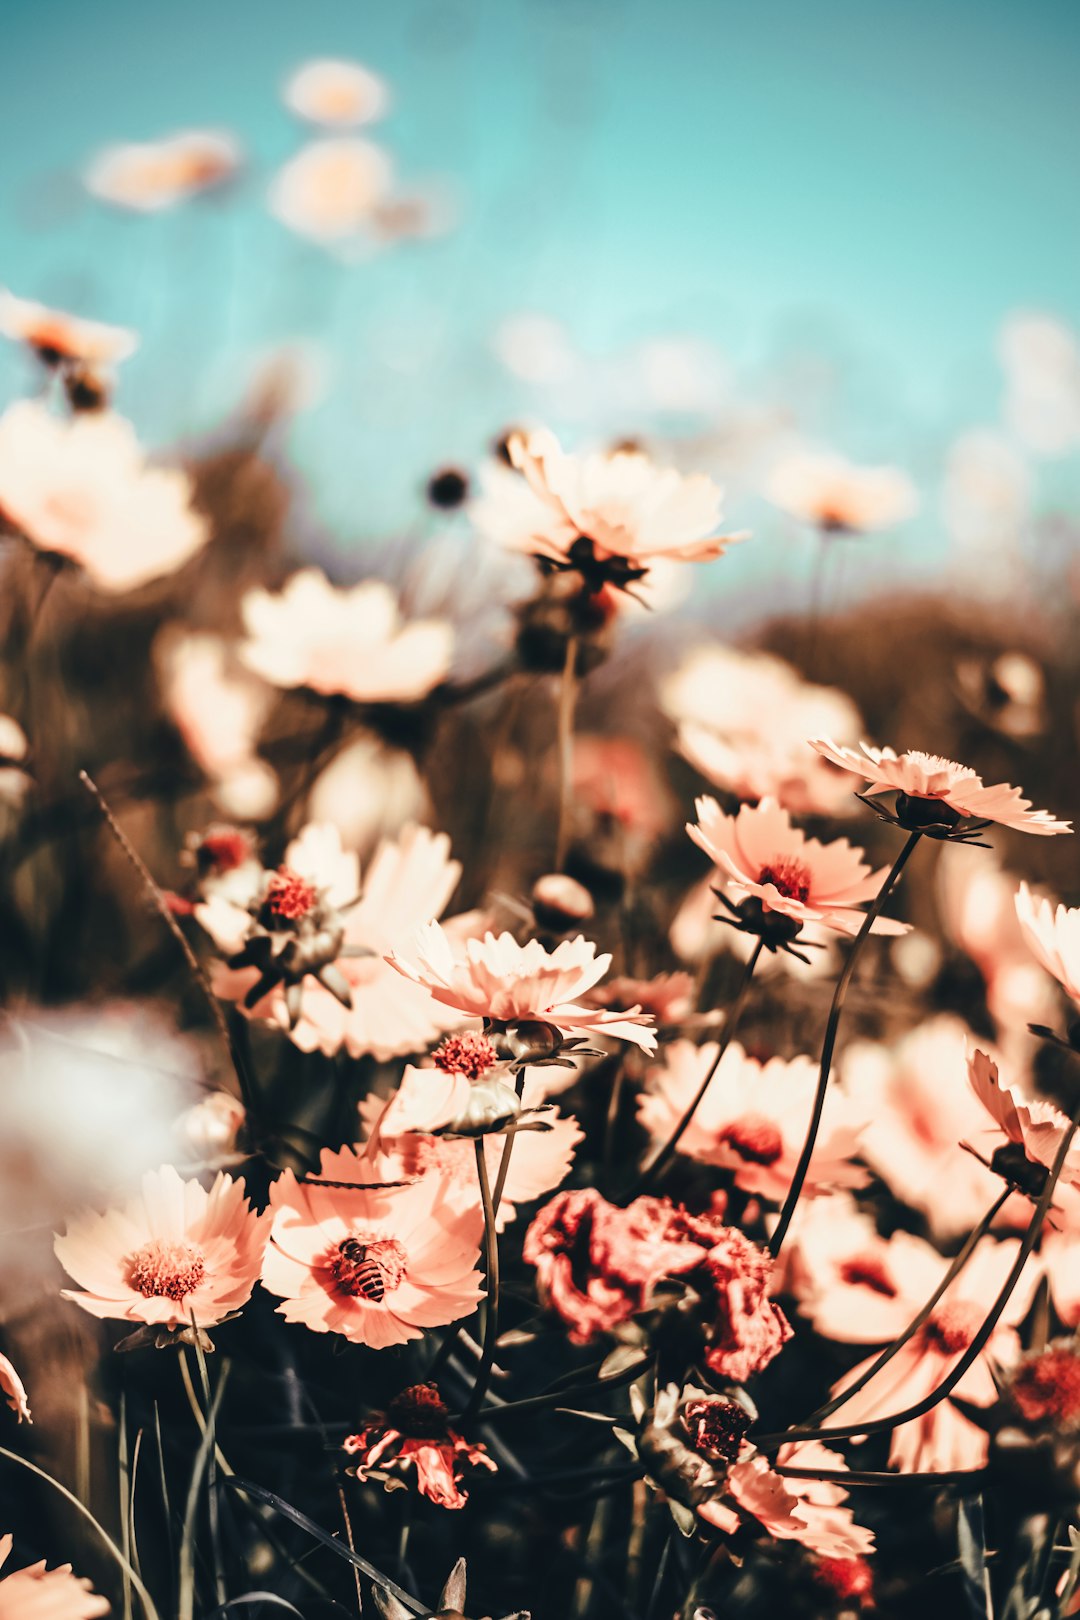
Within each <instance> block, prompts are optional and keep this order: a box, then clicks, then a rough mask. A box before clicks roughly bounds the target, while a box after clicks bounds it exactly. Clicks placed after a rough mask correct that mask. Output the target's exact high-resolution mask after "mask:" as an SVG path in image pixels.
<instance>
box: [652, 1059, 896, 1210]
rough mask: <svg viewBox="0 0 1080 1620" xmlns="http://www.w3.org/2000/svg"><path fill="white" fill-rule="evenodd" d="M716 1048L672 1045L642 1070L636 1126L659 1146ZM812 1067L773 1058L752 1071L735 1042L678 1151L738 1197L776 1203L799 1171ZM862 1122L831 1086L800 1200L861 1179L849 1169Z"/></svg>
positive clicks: (752, 1063) (813, 1083)
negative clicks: (644, 1084)
mask: <svg viewBox="0 0 1080 1620" xmlns="http://www.w3.org/2000/svg"><path fill="white" fill-rule="evenodd" d="M718 1051H719V1047H718V1046H717V1044H716V1043H715V1042H713V1041H710V1042H708V1043H707V1044H706V1045H704V1046H694V1045H693V1043H692V1042H691V1041H687V1040H678V1041H673V1042H672V1043H671V1044H670V1045H669V1046H666V1047H665V1048H664V1054H663V1062H662V1063H659V1064H657V1065H655V1066H654V1067H652V1068H651V1069H650V1070H649V1074H648V1089H647V1090H646V1091H645V1092H644V1093H643V1094H642V1096H641V1097H640V1099H639V1101H638V1120H639V1121H640V1123H641V1125H642V1126H643V1127H644V1129H645V1130H647V1131H648V1132H649V1133H650V1135H651V1136H652V1137H653V1138H654V1139H655V1140H657V1141H661V1142H663V1141H666V1140H667V1139H668V1137H669V1136H670V1135H671V1134H672V1132H673V1131H674V1129H675V1127H676V1125H677V1124H678V1122H679V1120H680V1119H681V1118H682V1116H683V1114H684V1113H685V1112H686V1110H687V1108H689V1106H690V1104H691V1103H692V1102H693V1100H694V1098H695V1096H696V1095H697V1091H698V1087H699V1086H700V1085H701V1082H702V1080H703V1079H704V1078H705V1076H706V1074H708V1072H709V1070H710V1069H711V1068H712V1066H713V1064H714V1063H715V1062H716V1056H717V1052H718ZM817 1077H818V1064H817V1062H816V1061H815V1060H814V1059H813V1058H808V1057H795V1058H790V1059H784V1058H771V1059H770V1060H769V1061H768V1062H767V1063H759V1062H758V1060H757V1059H756V1058H752V1057H748V1056H747V1054H746V1052H745V1051H744V1050H743V1048H742V1047H741V1046H740V1045H739V1043H738V1042H737V1041H733V1042H732V1043H731V1045H730V1046H728V1048H727V1050H726V1051H725V1052H724V1055H723V1057H722V1058H721V1059H720V1062H719V1064H718V1066H717V1068H716V1072H715V1074H714V1075H713V1077H712V1079H711V1080H710V1082H709V1085H708V1087H707V1089H706V1092H705V1095H704V1097H703V1098H702V1099H701V1102H700V1103H699V1104H698V1107H697V1109H696V1110H695V1113H694V1117H693V1119H692V1120H691V1122H690V1124H689V1125H688V1126H687V1128H686V1130H685V1132H684V1133H683V1135H682V1137H681V1139H680V1141H679V1147H678V1151H679V1152H680V1153H684V1154H686V1155H687V1157H688V1158H692V1159H698V1160H699V1161H700V1162H701V1163H703V1164H715V1165H717V1166H718V1167H719V1168H721V1169H724V1170H730V1171H732V1173H733V1174H734V1177H735V1183H736V1185H737V1186H739V1187H742V1188H743V1190H744V1191H745V1192H752V1193H757V1194H759V1196H761V1197H763V1198H768V1199H771V1200H772V1201H773V1202H775V1203H783V1201H784V1198H785V1197H786V1196H787V1191H788V1188H789V1187H790V1185H791V1182H792V1178H793V1176H794V1174H795V1167H796V1165H797V1164H798V1162H799V1155H800V1154H801V1152H802V1148H803V1143H804V1142H805V1140H806V1132H807V1128H808V1126H809V1124H810V1115H811V1111H812V1108H813V1101H814V1092H815V1090H816V1087H817ZM866 1123H867V1115H866V1113H865V1111H864V1110H863V1109H862V1108H860V1107H858V1106H856V1105H855V1104H854V1103H853V1102H852V1101H851V1099H850V1098H848V1097H847V1096H846V1095H845V1094H844V1092H843V1090H842V1089H841V1088H839V1087H837V1086H835V1085H834V1086H832V1087H830V1089H829V1091H828V1092H827V1094H826V1098H825V1109H824V1113H823V1115H822V1122H821V1129H820V1131H819V1133H818V1139H817V1143H816V1146H815V1149H814V1157H813V1158H812V1159H811V1161H810V1169H809V1172H808V1174H807V1178H806V1189H805V1196H806V1197H807V1198H813V1197H814V1196H815V1195H816V1194H818V1193H820V1192H821V1191H822V1190H823V1189H825V1188H827V1187H859V1186H862V1185H863V1184H864V1183H865V1182H866V1180H867V1179H868V1178H867V1174H866V1171H865V1170H864V1169H863V1168H862V1167H861V1166H860V1165H858V1164H854V1163H852V1162H851V1161H852V1158H853V1156H854V1155H855V1154H856V1153H857V1152H858V1150H859V1139H860V1136H861V1134H862V1131H863V1129H864V1128H865V1125H866Z"/></svg>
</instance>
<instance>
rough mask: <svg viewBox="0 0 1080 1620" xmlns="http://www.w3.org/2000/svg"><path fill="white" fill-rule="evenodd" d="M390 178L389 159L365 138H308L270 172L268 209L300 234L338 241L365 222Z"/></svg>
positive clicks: (385, 192)
mask: <svg viewBox="0 0 1080 1620" xmlns="http://www.w3.org/2000/svg"><path fill="white" fill-rule="evenodd" d="M392 181H393V166H392V164H391V162H390V159H389V157H388V156H387V154H386V153H385V152H384V151H383V150H382V149H381V147H378V146H373V145H372V143H371V142H370V141H365V140H361V139H359V138H358V137H355V136H344V135H341V136H333V137H328V138H325V139H321V140H316V141H311V142H309V144H308V145H307V146H305V147H304V148H303V149H302V150H301V151H299V152H298V153H297V154H296V156H295V157H293V158H290V159H289V161H288V162H287V163H286V164H285V165H284V166H283V167H282V168H281V169H279V170H278V172H277V174H276V175H275V177H274V179H273V181H272V183H271V186H270V194H269V203H270V212H271V213H272V214H273V215H274V216H275V218H276V219H279V220H280V221H281V223H282V224H283V225H286V226H288V228H289V230H291V231H295V232H296V233H297V234H298V235H299V236H307V237H310V238H311V239H312V241H315V242H321V243H324V244H331V243H336V242H343V241H345V240H346V239H347V238H348V237H350V236H355V235H356V233H357V232H358V231H360V230H361V229H362V228H363V227H364V226H365V225H367V224H368V223H369V222H370V220H371V218H372V216H373V215H374V213H375V211H376V209H377V208H378V206H379V205H380V203H382V202H384V201H385V200H386V198H387V196H388V194H389V192H390V188H391V184H392Z"/></svg>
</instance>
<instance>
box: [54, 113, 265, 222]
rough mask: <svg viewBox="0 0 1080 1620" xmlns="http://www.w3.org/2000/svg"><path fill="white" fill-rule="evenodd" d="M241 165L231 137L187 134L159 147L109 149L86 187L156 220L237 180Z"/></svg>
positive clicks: (151, 143) (155, 144) (172, 137)
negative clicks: (176, 207)
mask: <svg viewBox="0 0 1080 1620" xmlns="http://www.w3.org/2000/svg"><path fill="white" fill-rule="evenodd" d="M240 163H241V152H240V148H239V146H238V145H237V143H236V141H235V140H234V139H233V138H232V136H231V135H223V134H221V133H219V132H218V131H215V130H200V129H193V130H185V131H184V132H182V133H181V134H179V135H169V136H166V137H165V139H163V140H159V141H145V142H142V143H141V144H139V143H133V144H131V145H127V146H110V147H108V148H107V149H106V150H105V151H104V152H102V153H101V155H100V156H99V157H97V158H95V160H94V162H93V164H92V165H91V168H90V171H89V173H88V174H87V177H86V184H87V187H88V188H89V190H90V191H92V192H93V194H94V196H95V197H100V198H101V200H102V201H103V202H107V203H112V204H113V205H114V207H117V208H128V209H131V210H132V212H134V213H138V214H154V213H159V212H160V211H161V210H163V209H166V208H173V207H175V206H176V204H177V203H181V202H186V201H187V199H188V198H189V197H194V196H197V195H198V193H199V192H202V191H208V190H210V189H212V188H213V187H214V186H220V185H222V184H223V183H224V182H225V181H226V180H231V179H232V177H233V176H234V175H235V174H236V172H237V170H238V169H239V168H240Z"/></svg>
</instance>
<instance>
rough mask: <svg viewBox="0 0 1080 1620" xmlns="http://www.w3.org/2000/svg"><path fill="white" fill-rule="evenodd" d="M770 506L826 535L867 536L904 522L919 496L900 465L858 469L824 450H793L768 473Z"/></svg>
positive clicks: (913, 510)
mask: <svg viewBox="0 0 1080 1620" xmlns="http://www.w3.org/2000/svg"><path fill="white" fill-rule="evenodd" d="M766 494H767V496H768V498H769V500H770V501H771V502H772V503H773V505H774V506H778V507H779V508H780V509H781V511H783V512H789V513H790V514H791V516H792V517H796V518H799V519H800V520H801V521H802V522H804V523H812V524H813V525H814V526H815V528H818V529H821V530H823V531H824V532H825V533H827V534H870V533H872V532H874V531H876V530H879V529H891V528H894V527H895V526H896V525H897V524H898V523H904V522H906V521H907V519H908V518H910V517H912V516H913V515H914V513H915V512H917V511H918V507H919V497H918V494H917V492H916V489H915V486H914V484H913V483H912V481H911V479H910V478H909V477H908V475H907V473H905V472H901V471H900V469H899V467H857V466H855V465H854V464H853V463H852V462H850V461H845V459H844V458H843V456H838V455H833V454H831V453H830V452H828V451H820V452H815V451H808V450H804V451H797V452H796V453H795V454H793V455H791V456H789V457H787V458H786V459H785V460H784V461H781V462H780V463H779V464H778V465H777V466H776V467H775V468H774V469H773V472H772V476H771V477H770V479H769V482H768V485H767V488H766Z"/></svg>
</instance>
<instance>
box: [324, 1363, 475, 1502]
mask: <svg viewBox="0 0 1080 1620" xmlns="http://www.w3.org/2000/svg"><path fill="white" fill-rule="evenodd" d="M344 1444H345V1450H346V1451H347V1452H348V1453H349V1454H350V1455H351V1456H353V1457H356V1458H358V1459H359V1460H358V1462H357V1466H356V1469H355V1473H356V1477H357V1479H361V1480H366V1479H368V1478H370V1477H371V1475H372V1470H374V1469H378V1470H380V1471H385V1472H386V1473H389V1474H392V1475H398V1476H401V1475H405V1476H407V1475H408V1473H409V1470H410V1469H411V1468H415V1470H416V1488H417V1490H418V1491H419V1492H420V1493H421V1495H423V1496H426V1497H427V1498H428V1499H429V1500H430V1501H432V1502H435V1503H436V1504H437V1505H438V1506H439V1507H445V1508H462V1507H464V1506H465V1503H466V1501H467V1500H468V1492H467V1491H464V1490H463V1489H462V1488H461V1482H462V1479H463V1477H464V1475H465V1472H466V1470H468V1469H472V1468H488V1469H490V1470H491V1471H492V1473H494V1472H495V1471H496V1467H495V1463H494V1462H493V1461H492V1460H491V1458H490V1457H489V1456H488V1453H487V1447H486V1446H479V1445H471V1444H470V1443H469V1441H467V1440H465V1439H463V1438H462V1436H461V1435H460V1434H458V1432H457V1431H456V1429H452V1428H451V1427H450V1411H449V1408H448V1407H447V1405H446V1402H445V1401H444V1400H443V1399H442V1397H441V1396H440V1395H439V1391H438V1389H437V1387H436V1386H435V1385H434V1384H413V1385H411V1386H410V1387H409V1388H408V1389H403V1390H402V1392H401V1394H400V1395H397V1396H395V1397H394V1399H393V1400H392V1401H391V1402H390V1405H389V1406H388V1407H387V1409H386V1411H385V1412H379V1413H375V1414H373V1416H372V1418H371V1419H370V1420H369V1422H368V1423H367V1424H366V1425H365V1426H364V1428H363V1429H361V1431H360V1433H359V1434H350V1435H349V1437H348V1439H347V1440H346V1441H345V1443H344ZM350 1472H353V1470H350ZM375 1477H378V1475H376V1476H375Z"/></svg>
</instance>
